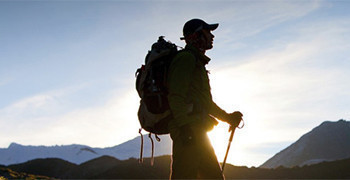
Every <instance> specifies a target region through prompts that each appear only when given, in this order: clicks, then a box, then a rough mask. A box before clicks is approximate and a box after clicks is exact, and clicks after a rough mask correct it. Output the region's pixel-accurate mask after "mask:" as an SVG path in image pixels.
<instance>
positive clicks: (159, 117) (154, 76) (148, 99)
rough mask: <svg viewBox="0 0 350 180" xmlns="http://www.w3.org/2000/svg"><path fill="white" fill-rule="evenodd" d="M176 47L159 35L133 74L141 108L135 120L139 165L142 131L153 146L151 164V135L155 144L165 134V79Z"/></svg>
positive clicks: (167, 117) (168, 117) (168, 113)
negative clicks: (143, 62) (139, 135)
mask: <svg viewBox="0 0 350 180" xmlns="http://www.w3.org/2000/svg"><path fill="white" fill-rule="evenodd" d="M178 52H179V51H178V49H177V46H176V45H175V44H173V43H171V42H169V41H165V40H164V36H160V37H159V39H158V41H157V42H155V43H154V44H153V45H152V47H151V50H150V51H148V53H147V55H146V58H145V64H144V65H142V66H141V67H140V68H139V69H137V71H136V74H135V75H136V90H137V93H138V95H139V96H140V98H141V100H140V106H139V110H138V113H137V115H138V119H139V122H140V125H141V128H140V130H139V133H140V134H141V152H140V159H139V162H142V161H143V159H142V156H143V135H142V133H141V130H142V129H144V130H146V131H147V132H149V133H150V134H149V136H148V137H149V138H150V140H151V143H152V158H151V165H153V161H154V158H153V154H154V142H153V139H152V137H151V134H152V133H153V134H155V136H156V139H157V141H160V138H159V137H158V136H157V135H162V134H168V133H169V129H168V123H169V121H170V120H171V119H172V118H173V116H172V113H171V111H170V107H169V102H168V97H167V96H168V88H167V79H168V71H169V66H170V64H171V62H172V59H173V58H174V57H175V55H176V54H177V53H178Z"/></svg>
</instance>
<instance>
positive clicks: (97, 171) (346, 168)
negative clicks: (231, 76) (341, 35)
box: [0, 156, 350, 179]
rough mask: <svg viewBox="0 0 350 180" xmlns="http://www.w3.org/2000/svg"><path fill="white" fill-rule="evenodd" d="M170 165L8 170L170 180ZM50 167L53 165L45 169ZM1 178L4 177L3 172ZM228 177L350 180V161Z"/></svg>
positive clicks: (112, 162)
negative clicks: (64, 171)
mask: <svg viewBox="0 0 350 180" xmlns="http://www.w3.org/2000/svg"><path fill="white" fill-rule="evenodd" d="M170 162H171V157H170V156H160V157H156V158H155V164H154V166H151V165H150V159H149V158H146V159H145V162H144V163H143V164H139V163H138V160H137V159H134V158H131V159H128V160H123V161H119V160H117V159H115V158H114V157H110V156H103V157H100V158H97V159H94V160H91V161H89V162H86V163H84V164H81V165H72V164H71V163H67V162H66V161H62V160H61V161H59V160H57V159H41V160H33V161H31V162H27V163H22V164H17V165H13V166H9V167H8V169H12V170H15V171H18V172H26V173H31V174H35V173H34V172H36V173H38V175H44V176H43V177H47V176H48V177H55V178H60V179H168V178H169V174H170ZM48 164H52V165H50V166H49V167H48V168H46V169H42V168H43V167H44V166H46V165H48ZM62 166H63V167H62ZM67 167H69V168H72V169H71V171H67V173H63V174H61V175H60V174H59V173H58V172H60V171H61V170H63V169H67ZM19 170H21V171H19ZM1 176H3V174H1V171H0V177H1ZM38 177H40V176H38ZM225 177H226V178H227V179H349V178H350V159H345V160H338V161H332V162H323V163H320V164H315V165H310V166H303V167H295V168H283V167H280V168H276V169H265V168H254V167H253V168H248V167H240V166H233V165H231V164H227V166H226V168H225Z"/></svg>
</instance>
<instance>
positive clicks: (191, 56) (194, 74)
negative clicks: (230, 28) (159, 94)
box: [168, 19, 243, 179]
mask: <svg viewBox="0 0 350 180" xmlns="http://www.w3.org/2000/svg"><path fill="white" fill-rule="evenodd" d="M218 25H219V24H207V23H206V22H204V21H203V20H200V19H192V20H190V21H188V22H186V23H185V25H184V27H183V35H184V37H183V38H181V39H182V40H185V41H186V47H185V49H184V50H182V51H181V52H179V53H178V54H177V55H176V56H175V58H174V60H173V62H172V64H171V65H170V70H169V77H168V78H169V79H168V87H169V95H168V100H169V105H170V109H171V111H172V113H173V116H174V119H173V120H171V121H170V122H169V130H170V136H171V138H172V140H173V159H172V174H171V178H172V179H197V178H201V179H203V178H210V179H224V176H223V174H222V173H221V167H220V164H219V162H218V160H217V158H216V155H215V153H214V149H213V147H212V146H211V143H210V141H209V139H208V136H207V131H209V130H211V129H212V128H213V127H214V126H215V125H216V124H217V123H218V122H217V121H216V120H215V119H214V118H213V117H215V118H217V119H220V120H222V121H224V122H227V123H229V124H230V125H232V126H233V127H237V126H238V124H239V123H240V121H241V120H242V116H243V115H242V114H241V113H240V112H238V111H236V112H234V113H231V114H228V113H226V112H225V111H224V110H222V109H221V108H220V107H219V106H217V105H216V104H215V103H214V102H213V100H212V95H211V92H210V85H209V78H208V71H207V70H206V67H205V65H206V64H208V62H209V61H210V58H209V57H207V56H206V55H205V52H206V51H207V50H209V49H212V48H213V39H214V35H213V34H212V33H211V31H213V30H215V29H216V28H217V27H218Z"/></svg>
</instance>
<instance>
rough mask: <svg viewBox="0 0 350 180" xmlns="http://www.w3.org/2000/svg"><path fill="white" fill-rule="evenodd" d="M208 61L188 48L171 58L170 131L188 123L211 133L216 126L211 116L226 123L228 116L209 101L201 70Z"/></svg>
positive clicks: (203, 74) (203, 72)
mask: <svg viewBox="0 0 350 180" xmlns="http://www.w3.org/2000/svg"><path fill="white" fill-rule="evenodd" d="M209 61H210V58H209V57H207V56H205V55H204V54H201V53H200V52H199V51H198V50H197V49H196V48H195V47H193V46H191V45H187V46H186V47H185V49H184V50H182V51H181V52H179V53H178V54H177V55H176V56H175V57H174V59H173V61H172V63H171V65H170V68H169V76H168V88H169V95H168V100H169V105H170V109H171V111H172V113H173V116H174V119H173V120H172V121H170V123H169V129H170V130H171V129H172V128H179V127H181V126H183V125H186V124H189V123H198V124H199V125H203V126H205V127H206V128H208V129H211V128H212V127H213V126H214V125H216V124H217V123H218V122H217V121H216V120H215V119H214V118H213V117H211V116H214V117H216V118H218V119H221V120H224V121H225V120H226V119H227V116H228V114H227V113H226V112H225V111H224V110H222V109H221V108H220V107H218V106H217V105H216V104H215V103H214V102H213V99H212V95H211V92H210V84H209V77H208V71H207V70H206V68H205V65H206V64H208V62H209ZM192 105H193V106H192Z"/></svg>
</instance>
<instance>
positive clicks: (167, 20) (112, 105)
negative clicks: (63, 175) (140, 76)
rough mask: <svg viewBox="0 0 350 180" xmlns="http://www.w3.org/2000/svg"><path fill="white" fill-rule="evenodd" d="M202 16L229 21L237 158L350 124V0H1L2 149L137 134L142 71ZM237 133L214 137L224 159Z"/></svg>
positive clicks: (222, 100) (226, 100)
mask: <svg viewBox="0 0 350 180" xmlns="http://www.w3.org/2000/svg"><path fill="white" fill-rule="evenodd" d="M192 18H201V19H203V20H205V21H206V22H208V23H219V27H218V29H217V30H215V31H213V34H214V35H215V38H214V48H213V49H212V50H210V51H208V52H207V55H208V56H209V57H211V59H212V60H211V62H210V63H209V64H208V65H207V69H209V70H210V75H209V77H210V83H211V88H212V94H213V98H214V101H215V102H216V103H217V104H218V105H219V106H220V107H222V108H223V109H225V110H226V111H227V112H233V111H236V110H239V111H241V112H242V113H243V114H244V117H243V118H244V121H245V127H244V128H243V129H239V130H237V131H236V133H235V136H234V139H233V142H232V146H231V150H230V154H229V157H228V160H227V162H228V163H232V164H235V165H245V166H259V165H261V164H262V163H264V162H265V161H266V160H268V159H269V158H270V157H272V156H273V155H274V154H276V153H278V152H279V151H281V150H282V149H284V148H286V147H287V146H288V145H290V144H291V143H293V142H295V141H296V140H297V139H298V138H300V137H301V136H302V135H303V134H305V133H307V132H309V131H311V130H312V129H313V128H314V127H316V126H318V125H320V124H321V123H322V122H323V121H338V120H339V119H346V120H350V111H349V108H350V91H349V89H350V78H349V77H350V58H349V57H350V51H349V48H350V43H349V42H350V2H349V1H345V0H344V1H342V0H335V1H327V0H300V1H278V0H266V1H265V0H259V1H257V0H249V1H241V0H236V1H234V0H231V1H229V0H215V1H214V0H196V1H195V0H191V1H184V0H183V1H176V0H173V1H161V0H142V1H136V0H134V1H126V0H125V1H122V0H102V1H97V0H88V1H82V0H73V1H68V0H62V1H60V0H51V1H50V0H47V1H45V0H38V1H31V0H28V1H21V0H18V1H10V0H0V129H1V131H0V148H6V147H8V146H9V144H10V143H11V142H16V143H19V144H23V145H47V146H52V145H68V144H84V145H89V146H91V147H111V146H115V145H118V144H121V143H123V142H125V141H127V140H130V139H132V138H135V137H137V136H138V128H139V127H140V125H139V122H138V119H137V109H138V105H139V100H140V99H139V97H138V95H137V92H136V90H135V71H136V69H137V68H139V67H140V66H141V64H143V63H144V57H145V55H146V53H147V51H148V50H150V48H151V45H152V44H153V43H154V42H155V41H156V40H157V39H158V36H161V35H163V36H165V38H166V39H167V40H170V41H171V42H173V43H176V44H177V45H178V46H181V47H184V46H185V44H184V42H183V41H181V40H180V39H179V37H181V36H182V27H183V25H184V23H185V22H186V21H188V20H190V19H192ZM228 128H229V126H228V125H227V124H225V123H223V122H221V123H219V125H218V126H217V127H215V129H214V130H213V131H211V132H209V136H210V138H211V140H212V144H213V146H214V149H215V152H216V154H217V157H218V159H219V161H222V160H223V158H224V155H225V151H226V147H227V143H228V138H229V133H228V131H227V130H228ZM144 133H146V132H144Z"/></svg>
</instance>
